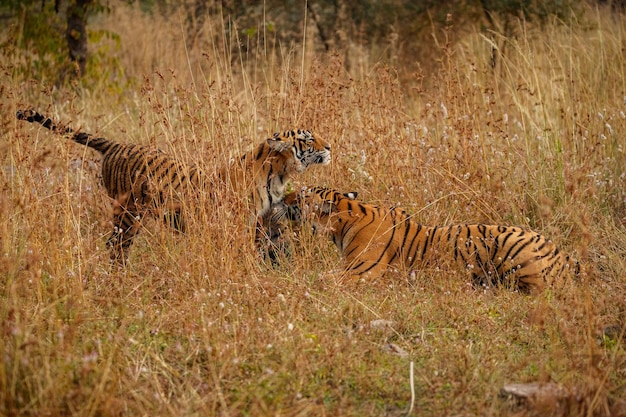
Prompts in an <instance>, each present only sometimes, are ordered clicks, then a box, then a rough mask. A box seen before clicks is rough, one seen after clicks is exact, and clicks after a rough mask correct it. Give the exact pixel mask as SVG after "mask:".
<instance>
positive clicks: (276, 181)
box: [17, 110, 331, 263]
mask: <svg viewBox="0 0 626 417" xmlns="http://www.w3.org/2000/svg"><path fill="white" fill-rule="evenodd" d="M17 118H18V119H19V120H26V121H28V122H31V123H33V122H36V123H40V124H41V125H42V126H44V127H45V128H47V129H50V130H51V131H53V132H55V133H58V134H60V135H64V136H70V137H71V139H72V140H73V141H75V142H76V143H79V144H81V145H85V146H88V147H90V148H92V149H95V150H97V151H98V152H100V153H101V154H102V180H103V183H104V187H105V188H106V191H107V193H108V195H109V197H111V199H112V201H113V202H114V204H113V205H114V210H113V211H114V218H113V232H112V233H111V235H110V237H109V239H108V241H107V246H109V248H110V250H111V259H112V260H113V261H115V262H117V263H120V262H122V263H123V262H126V260H127V258H128V254H129V250H130V247H131V245H132V243H133V240H134V238H135V236H136V235H137V233H138V231H139V228H140V227H139V225H140V220H141V219H142V218H143V217H144V216H146V215H149V216H153V217H156V216H160V215H163V217H164V218H165V220H166V222H167V223H168V224H169V225H170V226H172V227H173V228H175V229H178V230H180V231H185V229H186V227H185V221H184V215H185V213H184V211H185V209H184V207H186V206H189V205H190V204H189V203H190V201H189V200H191V199H193V198H194V197H197V196H198V194H199V192H200V191H201V190H203V189H206V190H207V191H209V192H210V191H211V190H212V189H213V188H214V187H215V186H217V185H223V186H225V187H224V188H225V189H226V190H227V192H231V191H232V192H234V193H237V194H239V197H240V198H241V199H243V200H246V199H247V201H249V202H250V204H251V206H252V207H253V212H252V213H251V214H250V216H249V217H250V222H251V223H253V224H254V223H255V222H256V225H257V231H256V240H257V243H258V242H259V241H261V240H262V239H263V238H264V236H269V237H270V238H271V239H274V240H275V239H277V235H279V234H280V231H279V230H280V229H279V227H278V226H276V225H274V224H270V223H271V222H270V220H269V219H271V216H269V214H270V213H271V211H272V210H271V209H272V207H273V206H275V205H277V204H280V203H281V202H282V200H283V197H284V192H285V186H286V183H287V181H288V180H289V178H291V177H292V175H294V174H299V173H302V172H304V171H305V170H306V169H307V168H309V167H310V166H311V165H327V164H328V163H330V158H331V156H330V144H328V143H327V142H326V141H324V140H323V139H322V138H320V137H319V136H314V135H313V134H312V133H311V132H310V131H308V130H288V131H285V132H282V133H274V134H273V135H272V137H270V138H268V139H266V140H264V141H263V142H261V143H259V144H258V145H257V146H256V147H255V148H254V149H253V150H251V151H249V152H247V153H245V154H244V155H242V156H241V157H240V158H239V159H237V160H235V161H233V162H232V163H230V164H229V165H228V166H225V167H223V168H222V169H221V170H220V171H219V173H218V175H217V178H216V177H213V176H208V175H207V174H206V173H204V172H203V171H202V169H201V168H200V167H198V166H195V165H187V164H184V163H183V162H181V161H178V160H177V159H175V158H173V157H171V156H168V155H166V154H165V153H163V152H162V151H160V150H158V149H153V148H150V147H146V146H142V145H135V144H122V143H119V142H115V141H112V140H109V139H105V138H96V137H94V136H93V135H91V134H88V133H84V132H75V131H74V130H72V129H71V128H66V127H65V128H64V127H60V126H57V125H56V124H55V123H54V122H52V120H50V119H49V118H47V117H45V116H43V115H41V114H40V113H37V112H35V111H33V110H25V111H18V112H17Z"/></svg>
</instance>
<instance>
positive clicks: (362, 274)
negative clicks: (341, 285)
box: [300, 187, 571, 291]
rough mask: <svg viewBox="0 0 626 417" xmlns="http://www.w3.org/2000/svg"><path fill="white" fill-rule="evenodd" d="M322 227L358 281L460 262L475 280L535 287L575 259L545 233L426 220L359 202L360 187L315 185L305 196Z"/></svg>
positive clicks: (554, 278) (550, 281) (558, 277)
mask: <svg viewBox="0 0 626 417" xmlns="http://www.w3.org/2000/svg"><path fill="white" fill-rule="evenodd" d="M300 204H302V205H304V206H306V207H307V209H306V210H308V212H309V213H308V215H307V216H305V217H313V223H314V226H315V227H316V228H322V229H324V230H326V231H327V233H329V234H330V236H331V239H332V240H333V242H334V243H335V244H336V245H337V247H338V248H339V250H340V251H341V252H342V254H343V256H344V258H345V263H346V275H348V276H350V277H351V278H352V279H353V280H360V279H364V278H374V277H379V276H381V275H383V274H384V273H385V271H386V270H387V269H388V268H390V267H391V268H399V269H403V270H407V271H410V270H412V269H422V268H425V267H428V266H433V265H442V264H452V265H455V264H456V265H459V266H460V267H461V268H462V270H463V271H466V272H467V274H468V275H469V276H470V277H471V279H472V281H473V282H474V283H475V284H477V285H488V286H492V285H504V286H507V287H515V288H519V289H521V290H523V291H536V290H541V289H543V288H544V287H545V286H546V285H548V286H552V285H554V284H555V283H559V282H560V281H562V280H563V279H564V278H565V276H566V275H567V274H568V272H569V269H570V263H571V262H570V260H569V257H568V256H567V255H565V254H563V253H562V252H560V251H559V249H558V248H557V247H556V245H554V243H552V242H551V241H549V240H547V239H546V238H545V237H544V236H542V235H540V234H538V233H536V232H533V231H529V230H523V229H521V228H519V227H511V226H498V225H482V224H475V225H453V226H444V227H439V226H424V225H422V224H419V223H417V222H415V221H413V220H412V219H411V216H410V215H408V214H407V213H406V212H405V211H403V210H401V209H399V208H391V209H386V208H380V207H376V206H373V205H370V204H365V203H362V202H360V201H358V200H356V193H346V194H342V193H340V192H338V191H336V190H332V189H326V188H322V187H316V188H313V189H311V190H309V191H307V192H306V193H305V194H304V196H302V197H301V198H300Z"/></svg>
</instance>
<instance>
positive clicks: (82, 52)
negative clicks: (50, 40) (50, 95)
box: [65, 0, 93, 76]
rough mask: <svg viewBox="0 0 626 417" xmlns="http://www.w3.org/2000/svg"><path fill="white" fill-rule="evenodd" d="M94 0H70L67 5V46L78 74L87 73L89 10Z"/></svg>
mask: <svg viewBox="0 0 626 417" xmlns="http://www.w3.org/2000/svg"><path fill="white" fill-rule="evenodd" d="M92 2H93V0H70V2H69V5H68V7H67V32H65V37H66V39H67V46H68V48H69V51H70V59H71V60H72V62H74V63H76V65H77V69H78V71H77V72H78V76H81V75H83V74H84V73H85V65H86V64H87V29H86V26H87V10H88V8H89V5H90V4H91V3H92Z"/></svg>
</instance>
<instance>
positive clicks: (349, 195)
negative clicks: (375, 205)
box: [343, 191, 359, 200]
mask: <svg viewBox="0 0 626 417" xmlns="http://www.w3.org/2000/svg"><path fill="white" fill-rule="evenodd" d="M358 195H359V193H357V192H356V191H350V192H349V193H343V196H344V197H345V198H347V199H349V200H356V198H357V196H358Z"/></svg>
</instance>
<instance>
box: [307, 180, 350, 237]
mask: <svg viewBox="0 0 626 417" xmlns="http://www.w3.org/2000/svg"><path fill="white" fill-rule="evenodd" d="M357 196H358V193H357V192H356V191H352V192H348V193H342V192H340V191H337V190H333V189H331V188H326V187H312V188H308V189H304V190H303V191H302V193H301V194H300V195H299V196H298V199H297V205H298V207H299V209H300V210H301V213H300V221H302V220H308V221H310V222H311V223H312V225H313V230H314V231H316V232H317V231H319V230H322V231H332V230H333V228H334V221H335V220H336V218H337V217H336V216H335V215H336V214H337V213H340V212H351V211H354V209H357V211H358V202H356V201H355V200H356V198H357Z"/></svg>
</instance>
